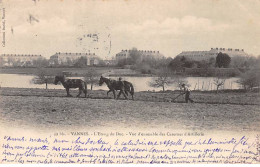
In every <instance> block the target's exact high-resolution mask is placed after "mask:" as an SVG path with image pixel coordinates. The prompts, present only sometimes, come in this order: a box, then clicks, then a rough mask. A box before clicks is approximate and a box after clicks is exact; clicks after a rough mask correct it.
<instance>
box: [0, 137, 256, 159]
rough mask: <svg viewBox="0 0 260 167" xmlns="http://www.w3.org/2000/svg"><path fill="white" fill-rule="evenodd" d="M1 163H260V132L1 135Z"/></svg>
mask: <svg viewBox="0 0 260 167" xmlns="http://www.w3.org/2000/svg"><path fill="white" fill-rule="evenodd" d="M1 144H2V145H1V150H2V151H1V163H19V164H31V163H32V164H34V163H40V164H55V163H73V164H74V163H75V164H76V163H77V164H180V163H259V161H260V160H259V155H260V149H259V148H260V147H259V136H256V137H255V138H249V137H247V136H240V137H229V138H224V139H217V138H210V137H209V138H208V137H204V136H199V137H194V138H185V137H183V136H181V137H180V136H177V137H174V138H170V139H164V138H152V137H151V138H149V137H145V138H144V137H140V136H139V137H127V138H122V137H113V138H109V137H107V136H102V137H96V136H94V137H89V136H69V137H68V136H49V137H43V138H41V137H36V138H35V137H34V138H33V137H24V136H21V137H16V136H4V137H3V138H2V139H1Z"/></svg>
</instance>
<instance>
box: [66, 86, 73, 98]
mask: <svg viewBox="0 0 260 167" xmlns="http://www.w3.org/2000/svg"><path fill="white" fill-rule="evenodd" d="M66 92H67V96H68V97H72V95H71V94H70V88H66Z"/></svg>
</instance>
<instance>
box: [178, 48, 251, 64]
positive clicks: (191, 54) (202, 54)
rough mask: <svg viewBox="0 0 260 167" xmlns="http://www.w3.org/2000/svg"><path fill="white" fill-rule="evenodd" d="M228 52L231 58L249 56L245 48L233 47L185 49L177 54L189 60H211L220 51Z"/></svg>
mask: <svg viewBox="0 0 260 167" xmlns="http://www.w3.org/2000/svg"><path fill="white" fill-rule="evenodd" d="M220 52H222V53H226V54H228V55H229V56H230V57H231V58H232V57H235V56H247V55H248V54H247V53H245V52H244V49H241V50H239V49H232V48H228V49H226V48H211V50H209V51H183V52H181V53H180V54H178V55H177V56H183V57H185V58H187V59H189V60H194V61H202V60H209V59H210V58H216V57H217V55H218V53H220Z"/></svg>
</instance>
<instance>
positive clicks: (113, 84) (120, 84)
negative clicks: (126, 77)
mask: <svg viewBox="0 0 260 167" xmlns="http://www.w3.org/2000/svg"><path fill="white" fill-rule="evenodd" d="M103 83H106V85H107V87H108V89H109V91H108V92H107V96H108V93H109V92H113V94H114V98H116V94H115V91H116V90H120V92H119V94H118V95H117V99H118V98H119V97H120V95H121V93H123V95H124V97H125V99H128V98H127V96H126V95H128V92H129V93H130V94H131V95H132V99H134V87H133V85H132V84H131V83H130V82H127V81H116V80H112V79H108V78H105V77H103V76H101V77H100V80H99V86H101V85H102V84H103Z"/></svg>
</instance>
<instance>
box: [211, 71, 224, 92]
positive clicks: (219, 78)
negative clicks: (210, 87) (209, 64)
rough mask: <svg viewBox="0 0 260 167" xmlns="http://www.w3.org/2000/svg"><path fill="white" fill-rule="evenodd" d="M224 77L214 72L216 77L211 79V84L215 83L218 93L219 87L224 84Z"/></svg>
mask: <svg viewBox="0 0 260 167" xmlns="http://www.w3.org/2000/svg"><path fill="white" fill-rule="evenodd" d="M225 81H226V78H225V76H224V75H221V74H216V77H215V78H214V79H213V84H214V85H216V87H217V91H216V93H218V91H219V88H220V87H221V86H223V85H224V84H225Z"/></svg>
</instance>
